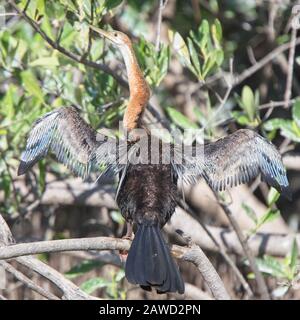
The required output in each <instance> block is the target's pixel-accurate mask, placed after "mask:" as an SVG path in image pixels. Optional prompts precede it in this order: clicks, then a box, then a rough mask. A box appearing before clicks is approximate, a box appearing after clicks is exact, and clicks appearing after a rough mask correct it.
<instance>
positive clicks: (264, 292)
mask: <svg viewBox="0 0 300 320" xmlns="http://www.w3.org/2000/svg"><path fill="white" fill-rule="evenodd" d="M212 191H213V193H214V195H215V197H216V199H217V200H219V204H220V206H221V207H222V209H223V211H224V212H225V214H226V215H227V217H228V219H229V221H230V223H231V225H232V227H233V229H234V230H235V232H236V234H237V237H238V239H239V241H240V243H241V245H242V248H243V250H244V252H245V255H246V257H247V259H248V261H249V264H250V267H251V269H252V271H253V272H254V274H255V280H256V282H257V287H258V290H259V293H260V296H261V298H262V299H265V300H269V299H270V295H269V292H268V288H267V285H266V283H265V280H264V278H263V276H262V274H261V272H260V271H259V269H258V267H257V265H256V262H255V258H254V255H253V254H252V252H251V249H250V246H249V244H248V242H247V239H246V238H245V236H244V235H243V233H242V230H241V229H240V226H239V224H238V222H237V221H236V219H235V217H234V216H233V214H232V212H231V210H230V209H229V208H228V206H227V205H226V204H225V203H223V202H222V201H220V199H219V196H218V194H217V193H216V192H215V191H214V190H212Z"/></svg>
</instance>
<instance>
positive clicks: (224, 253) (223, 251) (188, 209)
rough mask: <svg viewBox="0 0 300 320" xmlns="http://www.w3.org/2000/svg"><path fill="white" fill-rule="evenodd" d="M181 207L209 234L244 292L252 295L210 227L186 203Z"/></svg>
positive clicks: (249, 295)
mask: <svg viewBox="0 0 300 320" xmlns="http://www.w3.org/2000/svg"><path fill="white" fill-rule="evenodd" d="M183 209H184V210H186V211H187V212H188V213H189V214H190V215H191V216H193V217H194V219H196V220H197V222H198V223H199V224H200V225H201V227H202V228H203V229H204V230H205V232H206V233H207V235H208V236H209V238H210V239H211V240H212V242H213V243H214V244H215V246H216V247H217V248H218V249H219V253H220V254H221V256H222V257H223V258H224V260H225V261H226V262H227V263H228V265H229V266H230V267H231V268H232V271H233V272H234V274H235V275H236V277H237V278H238V279H239V281H240V282H241V284H242V286H243V288H244V290H245V291H246V294H247V296H248V297H249V298H251V297H253V296H254V294H253V292H252V290H251V288H250V286H249V284H248V282H247V281H246V279H245V278H244V276H243V275H242V273H241V272H240V270H239V269H238V268H237V266H236V265H235V263H234V262H233V260H232V259H231V258H230V256H229V255H228V254H227V252H226V250H225V248H224V245H222V244H220V243H219V242H218V241H217V239H216V238H215V236H214V235H213V234H212V232H211V231H210V229H209V228H208V227H207V226H206V225H205V224H204V223H203V222H202V221H201V220H200V219H197V216H196V214H195V212H194V211H193V210H192V209H191V208H190V207H188V206H187V204H186V203H184V205H183Z"/></svg>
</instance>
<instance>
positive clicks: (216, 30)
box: [211, 19, 223, 47]
mask: <svg viewBox="0 0 300 320" xmlns="http://www.w3.org/2000/svg"><path fill="white" fill-rule="evenodd" d="M211 33H212V37H213V39H214V42H215V45H216V47H219V46H220V42H221V41H222V37H223V34H222V25H221V23H220V21H219V20H218V19H216V20H215V23H214V24H213V25H212V27H211Z"/></svg>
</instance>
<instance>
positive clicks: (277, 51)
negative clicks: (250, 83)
mask: <svg viewBox="0 0 300 320" xmlns="http://www.w3.org/2000/svg"><path fill="white" fill-rule="evenodd" d="M299 44H300V38H296V39H295V46H298V45H299ZM289 48H290V43H285V44H282V45H280V46H279V47H277V48H276V49H274V50H273V51H271V52H270V53H268V54H267V55H266V56H264V57H263V58H262V59H261V60H259V61H257V63H256V64H254V65H252V66H251V67H250V68H248V69H246V70H244V71H243V72H242V73H241V74H240V75H238V76H235V79H234V83H233V86H236V85H238V84H240V83H241V82H243V81H244V80H245V79H247V78H249V77H250V76H252V75H253V74H254V73H255V72H257V71H258V70H260V69H261V68H263V67H264V66H265V65H266V64H268V63H269V62H270V61H272V60H274V59H275V58H276V57H277V56H278V55H280V54H281V53H283V52H284V51H286V50H288V49H289Z"/></svg>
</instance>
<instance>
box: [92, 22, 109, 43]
mask: <svg viewBox="0 0 300 320" xmlns="http://www.w3.org/2000/svg"><path fill="white" fill-rule="evenodd" d="M90 28H91V29H92V30H93V31H95V32H97V33H99V34H100V35H101V36H103V37H105V38H107V39H109V40H111V41H113V37H112V36H111V34H110V32H108V31H105V30H103V29H100V28H97V27H94V26H92V25H90Z"/></svg>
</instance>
